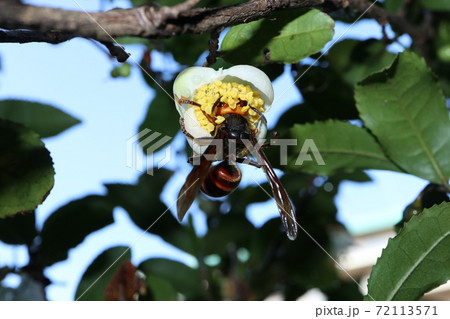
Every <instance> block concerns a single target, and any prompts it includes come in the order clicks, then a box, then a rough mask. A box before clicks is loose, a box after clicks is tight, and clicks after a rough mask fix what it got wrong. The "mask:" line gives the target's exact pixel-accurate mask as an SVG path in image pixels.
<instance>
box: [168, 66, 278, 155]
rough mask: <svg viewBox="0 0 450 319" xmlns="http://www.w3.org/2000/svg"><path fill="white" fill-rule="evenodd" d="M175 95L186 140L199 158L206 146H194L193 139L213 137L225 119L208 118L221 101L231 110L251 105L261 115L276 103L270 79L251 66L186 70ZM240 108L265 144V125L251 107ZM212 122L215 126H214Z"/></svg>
mask: <svg viewBox="0 0 450 319" xmlns="http://www.w3.org/2000/svg"><path fill="white" fill-rule="evenodd" d="M173 92H174V97H175V104H176V107H177V110H178V112H179V113H180V116H181V118H182V119H184V128H185V130H186V132H187V133H188V135H187V136H186V138H187V139H188V142H189V144H190V145H191V147H192V148H193V150H194V152H195V153H197V154H202V153H203V152H204V151H205V149H206V148H207V145H202V146H199V145H198V144H197V143H193V139H192V137H193V138H196V139H197V138H205V137H211V134H212V132H213V128H214V127H215V126H216V125H217V123H220V122H221V121H223V117H221V116H217V117H214V114H212V115H213V116H212V117H211V116H210V117H209V119H207V118H206V116H208V114H211V108H212V105H213V104H214V102H215V101H217V99H218V98H221V101H223V102H224V103H227V104H229V105H230V106H231V108H232V109H234V108H236V101H241V100H244V101H246V102H247V101H248V104H249V105H251V106H252V107H254V108H256V109H258V110H259V111H260V112H261V113H264V112H266V111H267V110H268V109H269V108H270V106H271V105H272V102H273V87H272V83H271V81H270V79H269V78H268V76H267V75H266V74H265V73H264V72H262V71H261V70H259V69H258V68H255V67H253V66H250V65H236V66H233V67H231V68H229V69H219V70H218V71H216V70H214V69H212V68H206V67H190V68H187V69H185V70H184V71H182V72H181V73H180V74H179V75H178V76H177V78H176V79H175V82H174V85H173ZM239 94H240V95H239ZM180 99H183V100H186V101H193V102H196V104H197V103H198V104H200V105H201V106H199V105H193V104H190V103H180V102H179V100H180ZM199 102H201V103H199ZM238 108H239V109H240V110H241V111H242V110H244V111H245V112H246V113H245V115H246V117H247V118H248V120H249V122H250V123H251V125H252V126H253V125H254V127H255V128H256V130H257V133H256V138H257V139H258V141H260V143H262V142H263V141H264V138H265V136H266V133H267V127H266V124H265V123H264V121H261V120H260V116H259V115H258V114H256V113H255V112H254V111H252V110H251V109H249V108H248V107H243V108H240V107H238ZM202 110H203V111H202ZM211 118H212V119H214V120H215V123H214V122H212V123H211ZM189 135H190V136H189ZM202 144H203V143H202ZM205 144H208V143H205Z"/></svg>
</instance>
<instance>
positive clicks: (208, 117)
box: [193, 80, 264, 132]
mask: <svg viewBox="0 0 450 319" xmlns="http://www.w3.org/2000/svg"><path fill="white" fill-rule="evenodd" d="M193 100H194V102H196V103H198V104H200V107H197V109H196V110H195V115H196V117H197V119H198V121H199V123H200V125H201V126H202V127H203V128H205V129H206V130H207V131H209V132H213V131H214V130H215V127H216V125H218V124H221V123H222V122H223V121H224V120H225V118H224V117H223V116H222V115H224V114H228V113H238V114H240V115H242V116H244V117H246V118H247V119H248V120H249V122H250V124H251V126H252V128H254V124H255V123H256V122H257V121H258V120H259V119H260V115H259V114H258V113H257V112H255V111H254V110H252V108H254V109H256V110H258V111H259V112H261V113H263V112H264V107H263V105H264V101H263V99H262V98H261V95H260V93H259V92H258V91H255V90H253V89H252V88H251V87H250V86H249V85H243V84H239V83H235V82H222V81H219V80H216V81H214V82H212V83H210V84H206V85H203V86H201V87H200V88H198V89H197V90H196V91H195V95H194V99H193ZM251 107H252V108H251Z"/></svg>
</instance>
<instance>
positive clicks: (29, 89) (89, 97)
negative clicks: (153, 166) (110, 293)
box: [0, 0, 426, 300]
mask: <svg viewBox="0 0 450 319" xmlns="http://www.w3.org/2000/svg"><path fill="white" fill-rule="evenodd" d="M28 2H29V3H35V4H42V5H45V4H47V5H54V1H28ZM77 2H78V3H79V4H80V5H81V6H82V7H83V8H85V9H86V10H98V9H99V8H100V5H99V2H98V1H83V0H78V1H77ZM104 4H105V6H104V7H102V8H104V9H106V8H108V7H112V5H111V4H109V1H104ZM126 4H127V1H116V2H115V3H114V6H121V7H125V6H126ZM58 5H60V6H61V7H65V8H72V9H78V5H77V4H76V3H75V2H74V1H73V0H65V1H58ZM346 29H347V26H343V25H337V27H336V37H338V36H339V35H340V34H342V33H343V32H344V31H345V30H346ZM371 36H375V37H378V38H379V37H380V28H379V26H377V25H376V24H373V23H366V22H363V23H359V24H358V26H357V27H356V28H352V29H351V30H350V31H349V32H348V33H347V34H346V35H345V37H344V38H355V37H356V38H361V37H363V38H368V37H371ZM405 41H407V39H405ZM127 49H128V51H129V52H130V53H131V54H132V57H134V58H135V59H136V60H139V59H140V56H141V54H142V48H140V47H128V48H127ZM399 49H400V48H398V47H397V48H396V47H393V50H399ZM0 58H1V64H2V70H1V72H0V99H6V98H18V99H25V100H30V101H39V102H43V103H48V104H51V105H54V106H57V107H59V108H61V109H62V110H64V111H66V112H67V113H69V114H71V115H73V116H75V117H77V118H79V119H81V120H82V124H80V125H77V126H75V127H73V128H71V129H69V130H68V131H66V132H64V133H62V134H60V135H58V136H56V137H52V138H48V139H45V140H44V141H45V144H46V147H47V148H48V149H49V150H50V152H51V155H52V157H53V160H54V163H55V170H56V176H55V187H54V188H53V190H52V192H51V195H50V196H49V197H48V198H47V200H46V201H45V203H44V204H43V205H41V206H40V207H39V209H38V214H37V223H38V227H41V226H42V223H43V221H44V220H45V218H46V217H47V216H48V215H49V214H50V213H51V212H52V211H54V210H55V209H56V208H58V207H59V206H61V205H64V204H65V203H67V202H68V201H69V200H73V199H76V198H80V197H83V196H85V195H88V194H104V193H105V188H104V187H103V184H105V183H112V182H123V183H134V182H135V181H136V179H137V177H138V176H139V174H140V173H139V172H137V171H136V170H134V169H132V168H128V167H126V140H127V139H128V138H130V137H132V136H133V135H134V134H136V133H137V127H138V125H139V124H140V122H141V120H142V119H143V117H144V115H145V113H146V110H147V106H148V104H149V102H150V100H151V98H152V96H153V92H151V91H150V90H149V88H148V86H146V84H145V83H144V82H143V81H142V77H141V75H140V72H139V70H138V69H137V67H136V66H133V70H132V71H133V72H132V75H131V77H130V78H127V79H113V78H111V77H110V76H109V71H110V70H111V69H112V68H113V66H114V65H115V64H114V62H113V61H112V60H110V59H109V57H108V55H107V54H106V53H105V52H104V51H103V50H102V49H100V48H99V47H98V46H97V45H94V44H93V43H92V42H91V41H88V40H84V39H74V40H71V41H69V42H67V43H63V44H59V45H49V44H23V45H20V44H2V45H1V46H0ZM130 62H131V61H130ZM289 81H291V79H290V77H289V76H288V75H287V76H285V77H283V78H282V79H280V80H278V81H276V82H275V83H274V86H275V98H277V94H281V93H282V92H283V91H284V89H285V88H286V87H287V85H289V83H290V82H289ZM299 98H300V96H299V95H298V93H296V92H295V91H292V92H290V93H289V94H286V95H284V96H283V97H282V98H281V99H280V100H278V104H277V105H276V106H273V107H272V109H271V110H270V112H269V113H268V114H267V115H268V116H267V117H268V121H269V124H270V123H274V122H275V121H276V118H277V117H278V116H279V115H280V114H281V113H282V110H284V109H286V108H288V107H289V106H291V105H292V104H293V103H296V102H298V99H299ZM269 126H270V125H269ZM183 143H184V142H183V139H182V137H181V136H178V138H177V139H176V141H175V144H176V145H179V147H181V146H182V145H183ZM177 147H178V146H175V147H174V148H177ZM169 166H170V167H172V168H174V167H177V168H180V169H179V170H178V171H177V176H178V177H177V178H175V179H173V180H172V181H171V182H170V183H169V185H168V186H167V187H166V189H165V190H164V193H163V195H162V197H163V199H164V200H165V202H166V203H167V204H168V205H171V204H172V203H173V202H174V200H175V198H176V194H177V192H178V190H179V188H180V187H181V185H182V183H183V182H184V177H185V176H186V174H187V173H188V171H189V165H187V164H186V165H181V164H179V163H170V164H169ZM246 170H253V171H254V172H255V174H260V177H259V178H260V179H261V180H262V179H264V175H263V173H262V172H260V171H258V170H256V169H254V168H247V169H246ZM251 174H253V173H251ZM369 175H370V176H371V177H372V178H373V179H374V181H373V182H370V183H363V184H360V183H352V182H344V183H343V185H342V186H341V189H340V192H339V194H338V196H337V198H336V204H337V206H338V208H339V213H338V218H339V219H340V220H341V221H342V222H343V223H344V224H345V225H346V226H347V227H348V228H349V229H350V231H351V232H352V233H354V234H360V233H365V232H368V231H373V230H378V229H382V228H385V227H389V226H390V225H392V224H394V223H396V222H397V221H398V220H399V218H400V216H401V212H402V210H403V208H404V207H405V206H406V205H407V204H408V203H409V202H411V201H412V200H413V199H414V198H415V196H417V194H418V193H419V191H420V190H421V189H422V188H423V187H424V186H425V185H426V182H425V181H423V180H420V179H418V178H416V177H412V176H408V175H405V174H398V173H392V172H380V171H377V172H375V171H373V172H369ZM245 176H246V174H245V171H244V181H243V184H245V183H250V182H251V179H248V178H247V179H246V177H245ZM262 205H263V206H264V209H261V208H262ZM271 205H272V206H273V207H272V206H271ZM172 213H173V212H172ZM277 214H278V213H277V210H276V208H275V204H274V203H273V202H272V201H270V200H269V201H268V203H266V204H254V205H252V206H251V208H250V210H249V212H248V216H250V218H251V220H253V221H254V222H255V224H256V225H260V224H261V223H263V222H264V221H265V220H266V219H267V218H269V217H272V216H276V215H277ZM114 218H115V221H116V222H115V224H114V225H111V226H108V227H106V228H105V229H104V230H102V231H99V232H97V233H95V234H92V235H90V236H89V237H87V238H86V240H85V242H83V244H82V245H80V247H77V248H76V249H73V250H71V251H70V254H69V259H68V260H67V261H64V262H60V263H57V264H55V265H54V266H53V267H50V268H49V269H48V270H47V273H46V274H47V275H48V276H49V277H50V279H51V280H52V281H53V282H54V284H53V285H51V286H50V287H49V288H48V290H47V292H48V297H49V299H51V300H71V299H73V296H74V292H75V289H76V285H77V283H78V281H79V279H80V277H81V275H82V273H83V272H84V270H85V268H86V267H87V266H88V265H89V264H90V262H91V261H92V260H93V259H94V258H95V257H96V256H97V254H98V253H100V252H101V251H103V250H104V249H106V248H108V247H111V246H115V245H125V246H128V245H133V262H134V263H139V262H140V261H142V260H145V259H147V258H148V257H150V256H167V257H170V258H172V259H178V260H183V261H184V262H187V263H190V264H193V263H194V261H193V259H192V258H191V257H190V256H188V255H186V254H184V253H182V252H180V251H178V250H176V249H174V248H171V247H167V245H164V244H163V243H162V242H161V240H160V239H159V238H158V237H156V236H153V235H150V234H142V230H140V229H139V228H137V227H136V226H134V224H133V223H132V222H131V221H130V219H129V218H128V215H127V214H126V213H125V212H124V211H123V210H121V209H116V210H115V212H114ZM164 218H172V217H171V216H168V215H167V216H164ZM197 220H198V222H199V225H201V220H202V218H201V216H197ZM299 220H300V222H301V216H300V217H299ZM160 222H164V219H162V220H161V221H160ZM200 228H201V227H200ZM0 256H1V258H0V267H1V266H2V265H19V266H20V265H24V264H26V262H27V260H26V258H27V257H26V251H25V248H23V247H22V248H21V247H15V248H14V249H11V248H10V247H6V245H3V244H1V243H0ZM9 280H10V283H11V284H14V278H10V279H9Z"/></svg>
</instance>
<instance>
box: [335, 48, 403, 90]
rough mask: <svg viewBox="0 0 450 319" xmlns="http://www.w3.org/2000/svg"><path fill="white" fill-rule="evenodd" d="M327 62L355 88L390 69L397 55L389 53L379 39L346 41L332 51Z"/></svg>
mask: <svg viewBox="0 0 450 319" xmlns="http://www.w3.org/2000/svg"><path fill="white" fill-rule="evenodd" d="M327 60H328V61H329V62H330V68H331V69H333V70H334V71H335V72H336V74H339V75H340V76H341V77H342V78H343V79H344V80H345V81H346V82H347V83H348V84H350V85H352V87H353V85H354V84H356V83H357V82H358V81H361V80H363V79H364V78H366V77H367V76H369V75H370V74H373V73H375V72H379V71H381V70H382V69H383V68H386V67H389V66H390V65H391V64H392V62H394V60H395V54H393V53H391V52H388V51H387V49H386V45H385V44H384V43H383V42H381V41H379V40H378V39H368V40H366V41H358V40H344V41H341V42H339V43H337V44H336V45H334V46H333V47H332V48H331V49H330V51H329V52H328V54H327Z"/></svg>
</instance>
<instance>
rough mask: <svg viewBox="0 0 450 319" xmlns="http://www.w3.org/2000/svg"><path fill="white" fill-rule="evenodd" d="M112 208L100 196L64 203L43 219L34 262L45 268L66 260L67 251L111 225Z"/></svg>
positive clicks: (109, 203) (112, 220)
mask: <svg viewBox="0 0 450 319" xmlns="http://www.w3.org/2000/svg"><path fill="white" fill-rule="evenodd" d="M113 208H114V205H113V204H112V203H111V202H110V201H108V199H107V198H106V197H104V196H98V195H90V196H87V197H84V198H81V199H78V200H75V201H72V202H70V203H68V204H67V205H65V206H63V207H61V208H59V209H58V210H56V211H55V212H54V213H52V214H51V215H50V217H48V218H47V220H46V221H45V223H44V226H43V228H42V231H41V234H40V236H41V240H42V242H41V244H40V246H39V251H38V259H39V261H40V262H41V264H42V265H45V266H48V265H52V264H54V263H55V262H58V261H61V260H64V259H66V258H67V255H68V251H69V249H71V248H73V247H75V246H77V245H78V244H80V243H81V242H82V241H83V240H84V238H85V237H86V236H88V235H89V234H91V233H92V232H94V231H96V230H99V229H101V228H103V227H105V226H107V225H109V224H112V223H113V222H114V219H113V215H112V212H113Z"/></svg>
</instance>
